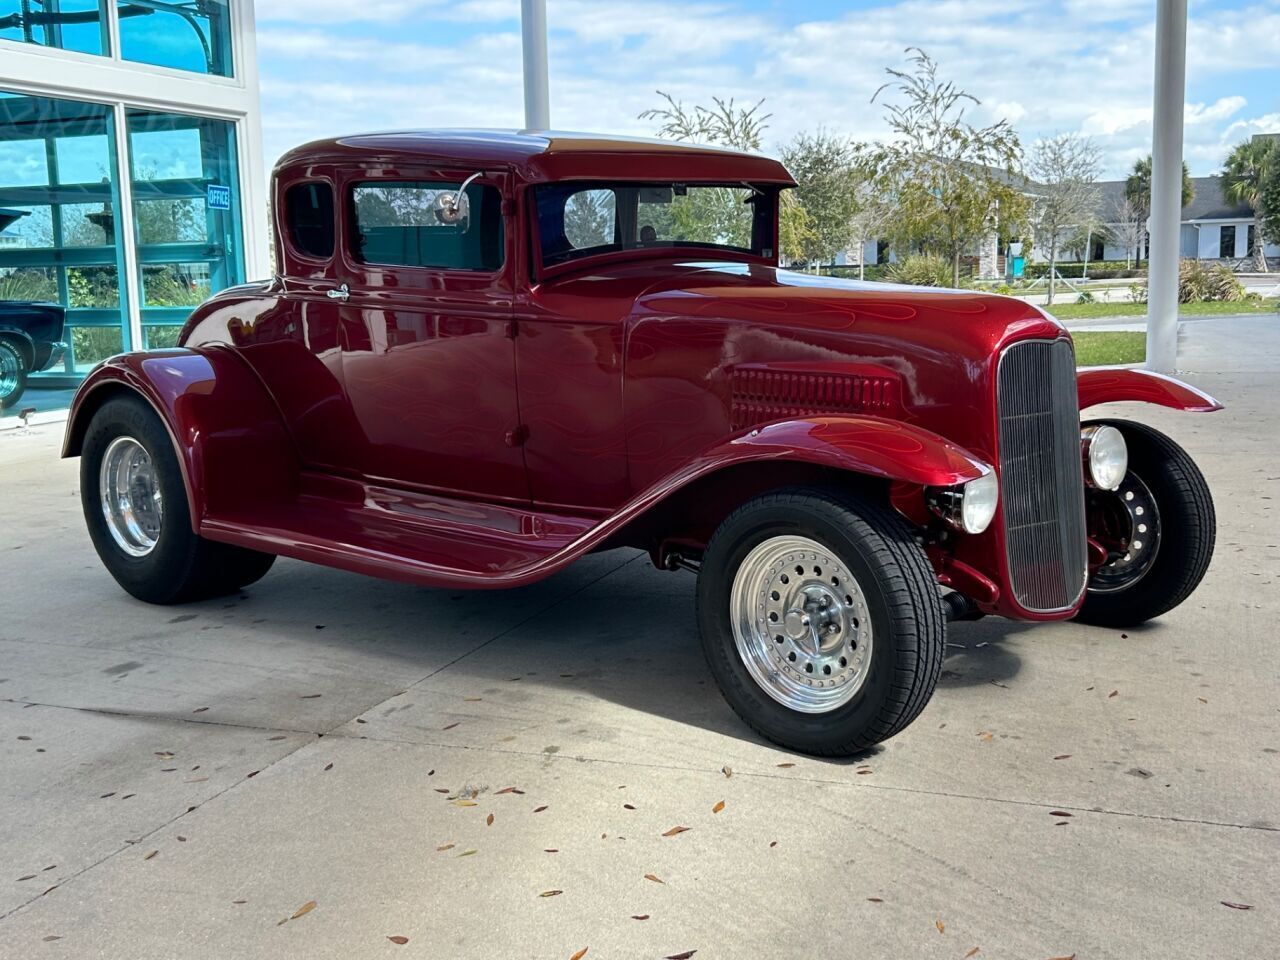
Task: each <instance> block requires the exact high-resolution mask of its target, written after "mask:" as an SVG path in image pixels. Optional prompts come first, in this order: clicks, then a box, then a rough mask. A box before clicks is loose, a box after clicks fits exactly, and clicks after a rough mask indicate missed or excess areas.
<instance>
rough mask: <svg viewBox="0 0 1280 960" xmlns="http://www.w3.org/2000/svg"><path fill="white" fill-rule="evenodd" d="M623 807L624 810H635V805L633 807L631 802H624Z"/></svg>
mask: <svg viewBox="0 0 1280 960" xmlns="http://www.w3.org/2000/svg"><path fill="white" fill-rule="evenodd" d="M622 809H623V810H634V809H635V807H633V806H632V805H631V804H629V803H624V804H623V805H622Z"/></svg>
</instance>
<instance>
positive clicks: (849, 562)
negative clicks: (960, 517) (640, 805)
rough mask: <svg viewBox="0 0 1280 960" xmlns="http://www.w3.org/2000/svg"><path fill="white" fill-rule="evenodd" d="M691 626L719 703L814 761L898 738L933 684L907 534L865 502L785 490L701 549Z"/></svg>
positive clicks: (936, 637)
mask: <svg viewBox="0 0 1280 960" xmlns="http://www.w3.org/2000/svg"><path fill="white" fill-rule="evenodd" d="M698 625H699V629H700V631H701V634H702V645H703V650H704V652H705V653H706V656H707V662H708V664H709V665H710V668H711V672H712V674H713V675H714V676H715V679H716V682H717V684H719V686H720V690H721V692H722V693H723V694H724V696H725V699H726V700H728V701H729V704H730V706H732V707H733V709H734V710H735V711H736V712H737V713H738V715H739V716H740V717H741V718H742V719H743V720H744V721H745V722H746V723H747V724H748V725H750V726H751V727H752V728H754V729H755V730H756V731H757V732H759V733H760V734H761V735H762V736H764V737H766V738H768V739H770V740H772V741H774V742H775V743H778V744H781V745H782V746H784V747H788V748H791V749H795V750H800V751H803V752H806V753H814V754H825V755H848V754H856V753H859V752H862V751H864V750H866V749H868V748H869V747H871V746H873V745H875V744H876V743H879V742H880V741H882V740H886V739H888V738H889V737H892V736H893V735H894V734H896V733H898V732H900V731H901V730H903V729H904V728H905V727H906V726H907V725H908V724H909V723H911V721H912V720H914V719H915V718H916V716H917V715H918V714H919V713H920V711H921V710H923V709H924V706H925V704H926V703H928V702H929V697H930V696H931V695H932V693H933V689H934V687H935V686H936V684H937V682H938V675H939V673H940V671H941V668H942V658H943V654H944V652H945V647H946V620H945V617H944V616H943V609H942V603H941V600H940V597H939V593H938V587H937V583H936V580H935V578H934V574H933V570H932V569H931V567H930V566H929V562H928V560H927V559H926V557H925V555H924V553H923V551H921V549H920V548H919V546H917V544H916V543H915V541H914V539H913V537H912V535H911V531H910V528H909V527H908V526H907V525H906V523H905V522H904V521H903V520H902V519H901V518H900V517H898V516H897V515H896V514H895V513H893V512H892V511H891V510H890V509H889V508H888V507H887V506H884V505H882V504H880V503H879V502H877V501H875V500H872V499H870V498H863V497H855V496H853V495H851V494H848V493H846V492H843V491H835V490H828V489H819V488H788V489H785V490H780V491H778V492H775V493H770V494H766V495H764V496H761V497H757V498H756V499H754V500H751V501H749V502H747V503H746V504H744V505H743V506H741V507H739V508H738V509H737V510H736V511H734V512H733V513H732V514H730V515H729V517H728V518H727V519H726V520H725V521H724V522H723V523H722V524H721V525H720V527H719V529H718V530H717V531H716V533H715V535H714V536H713V537H712V538H711V542H710V543H708V545H707V549H706V552H705V554H704V556H703V561H702V567H701V570H700V571H699V574H698Z"/></svg>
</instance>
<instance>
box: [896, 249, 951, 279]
mask: <svg viewBox="0 0 1280 960" xmlns="http://www.w3.org/2000/svg"><path fill="white" fill-rule="evenodd" d="M884 278H885V279H886V280H888V281H889V282H890V283H907V284H911V285H912V286H916V287H949V286H951V264H949V263H947V261H946V260H945V259H943V258H942V257H935V256H931V255H930V254H927V253H913V254H910V255H909V256H906V257H903V258H902V259H901V260H898V261H897V262H895V263H891V264H889V266H888V268H887V269H886V270H885V277H884Z"/></svg>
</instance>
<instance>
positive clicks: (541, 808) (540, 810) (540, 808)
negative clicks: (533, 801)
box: [533, 803, 547, 813]
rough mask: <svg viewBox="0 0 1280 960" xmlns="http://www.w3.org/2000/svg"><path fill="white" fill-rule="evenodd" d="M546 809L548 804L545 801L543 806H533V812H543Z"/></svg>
mask: <svg viewBox="0 0 1280 960" xmlns="http://www.w3.org/2000/svg"><path fill="white" fill-rule="evenodd" d="M545 809H547V805H546V804H545V803H544V804H543V805H542V806H540V807H534V808H533V812H534V813H541V812H542V811H543V810H545Z"/></svg>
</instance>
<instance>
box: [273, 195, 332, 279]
mask: <svg viewBox="0 0 1280 960" xmlns="http://www.w3.org/2000/svg"><path fill="white" fill-rule="evenodd" d="M284 206H285V222H286V224H287V225H288V230H289V242H290V243H291V244H293V247H294V249H295V250H297V251H298V252H299V253H301V254H303V255H305V256H308V257H316V258H317V259H320V260H328V259H329V258H330V257H332V256H333V247H334V225H333V188H332V187H331V186H329V184H327V183H324V182H322V181H308V182H306V183H295V184H294V185H293V186H291V187H290V188H289V189H288V190H286V191H285V195H284Z"/></svg>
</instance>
